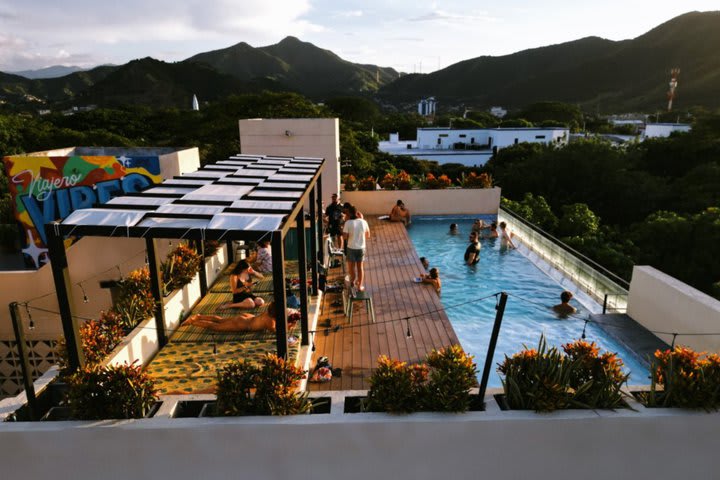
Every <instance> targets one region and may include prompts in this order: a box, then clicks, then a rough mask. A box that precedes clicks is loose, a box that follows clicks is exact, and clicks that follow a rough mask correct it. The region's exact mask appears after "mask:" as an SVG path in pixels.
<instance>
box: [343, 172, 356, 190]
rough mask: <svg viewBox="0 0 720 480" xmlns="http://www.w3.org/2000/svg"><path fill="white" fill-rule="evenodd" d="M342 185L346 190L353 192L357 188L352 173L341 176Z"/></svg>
mask: <svg viewBox="0 0 720 480" xmlns="http://www.w3.org/2000/svg"><path fill="white" fill-rule="evenodd" d="M343 185H344V187H345V191H346V192H354V191H355V190H357V189H358V185H357V178H355V176H354V175H345V178H343Z"/></svg>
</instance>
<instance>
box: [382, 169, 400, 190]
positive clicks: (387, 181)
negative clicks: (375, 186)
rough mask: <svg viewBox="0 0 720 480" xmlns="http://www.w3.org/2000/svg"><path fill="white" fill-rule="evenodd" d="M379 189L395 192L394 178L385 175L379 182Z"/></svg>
mask: <svg viewBox="0 0 720 480" xmlns="http://www.w3.org/2000/svg"><path fill="white" fill-rule="evenodd" d="M380 187H382V189H383V190H395V189H396V188H397V186H396V185H395V176H394V175H393V174H392V173H386V174H385V176H384V177H383V179H382V180H380Z"/></svg>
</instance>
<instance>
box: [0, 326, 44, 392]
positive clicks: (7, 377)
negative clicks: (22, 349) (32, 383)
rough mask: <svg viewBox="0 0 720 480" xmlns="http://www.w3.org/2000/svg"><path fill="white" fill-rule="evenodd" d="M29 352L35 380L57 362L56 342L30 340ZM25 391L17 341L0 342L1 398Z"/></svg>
mask: <svg viewBox="0 0 720 480" xmlns="http://www.w3.org/2000/svg"><path fill="white" fill-rule="evenodd" d="M27 343H28V352H29V355H30V368H31V369H32V372H33V379H37V378H38V377H40V376H41V375H42V374H43V373H45V372H46V371H48V369H49V368H50V367H51V366H53V365H54V364H55V363H56V361H57V356H56V354H55V346H56V344H57V341H56V340H30V341H28V342H27ZM22 390H23V378H22V367H21V366H20V356H19V355H18V349H17V344H16V342H15V340H0V398H3V397H9V396H15V395H17V394H18V393H20V392H21V391H22Z"/></svg>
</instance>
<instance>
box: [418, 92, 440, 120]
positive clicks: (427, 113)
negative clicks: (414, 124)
mask: <svg viewBox="0 0 720 480" xmlns="http://www.w3.org/2000/svg"><path fill="white" fill-rule="evenodd" d="M436 106H437V101H436V100H435V97H429V98H424V99H422V100H420V102H418V113H419V114H420V115H422V116H423V117H432V116H433V115H435V107H436Z"/></svg>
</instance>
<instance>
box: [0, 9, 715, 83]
mask: <svg viewBox="0 0 720 480" xmlns="http://www.w3.org/2000/svg"><path fill="white" fill-rule="evenodd" d="M718 9H720V2H718V1H717V0H685V1H669V0H633V1H627V0H604V1H602V2H598V1H592V2H590V1H587V0H543V1H537V0H505V1H503V2H500V1H497V0H493V1H488V0H475V1H471V0H444V1H442V2H432V1H423V0H413V1H410V0H389V1H388V0H385V1H379V0H363V1H355V0H347V1H346V0H151V1H148V0H123V1H122V2H105V1H102V0H101V1H98V0H0V71H4V72H12V71H20V70H28V69H38V68H44V67H48V66H51V65H76V66H80V67H85V68H87V67H92V66H96V65H102V64H123V63H126V62H128V61H130V60H133V59H136V58H143V57H147V56H150V57H153V58H156V59H159V60H164V61H168V62H173V61H179V60H184V59H186V58H188V57H191V56H192V55H194V54H197V53H201V52H206V51H210V50H216V49H220V48H225V47H229V46H231V45H234V44H236V43H239V42H246V43H249V44H250V45H252V46H254V47H260V46H265V45H271V44H274V43H277V42H279V41H280V40H282V39H283V38H284V37H286V36H288V35H293V36H295V37H298V38H299V39H301V40H303V41H307V42H311V43H313V44H315V45H316V46H318V47H321V48H325V49H328V50H332V51H333V52H335V53H336V54H338V55H339V56H340V57H342V58H344V59H346V60H349V61H351V62H356V63H369V64H375V65H379V66H383V67H393V68H395V69H396V70H398V71H402V72H407V73H413V72H419V73H429V72H432V71H434V70H438V69H439V68H445V67H447V66H448V65H451V64H453V63H456V62H458V61H461V60H466V59H470V58H475V57H478V56H481V55H493V56H496V55H506V54H510V53H514V52H517V51H520V50H525V49H528V48H535V47H541V46H545V45H551V44H556V43H562V42H566V41H571V40H576V39H578V38H582V37H587V36H599V37H603V38H607V39H610V40H624V39H629V38H635V37H637V36H639V35H642V34H643V33H645V32H647V31H648V30H650V29H652V28H654V27H656V26H657V25H659V24H661V23H663V22H665V21H667V20H669V19H671V18H673V17H675V16H677V15H680V14H683V13H686V12H689V11H693V10H698V11H709V10H718Z"/></svg>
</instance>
